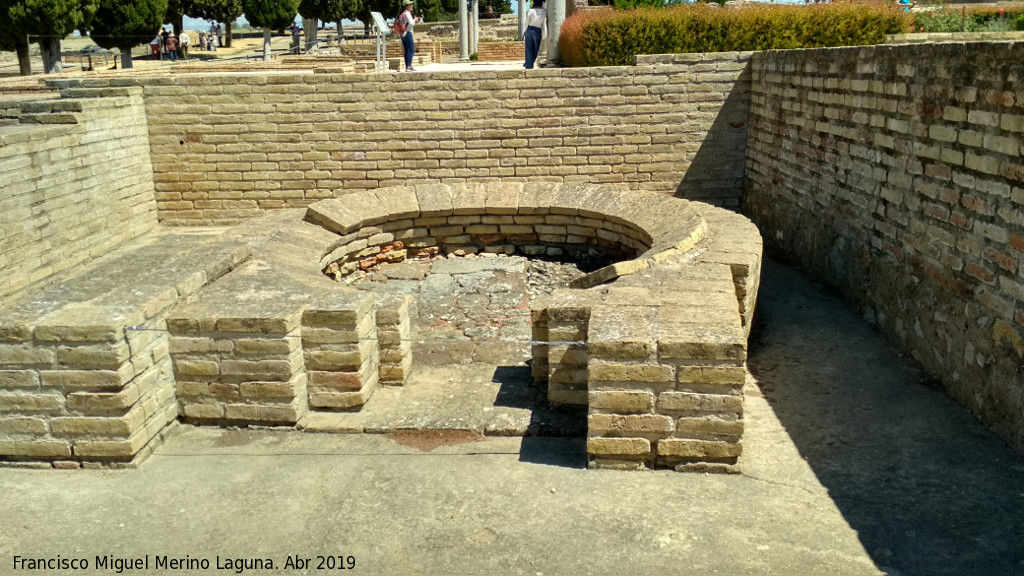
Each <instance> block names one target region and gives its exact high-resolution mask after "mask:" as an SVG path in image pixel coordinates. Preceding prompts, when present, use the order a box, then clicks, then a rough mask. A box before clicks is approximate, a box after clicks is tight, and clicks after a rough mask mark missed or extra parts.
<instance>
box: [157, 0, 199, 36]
mask: <svg viewBox="0 0 1024 576" xmlns="http://www.w3.org/2000/svg"><path fill="white" fill-rule="evenodd" d="M194 11H195V7H194V6H193V2H192V0H167V14H165V15H164V22H170V23H171V25H172V26H174V33H175V34H177V35H179V36H181V33H182V32H183V31H184V29H185V15H186V14H191V13H192V12H194Z"/></svg>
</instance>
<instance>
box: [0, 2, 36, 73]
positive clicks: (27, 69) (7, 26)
mask: <svg viewBox="0 0 1024 576" xmlns="http://www.w3.org/2000/svg"><path fill="white" fill-rule="evenodd" d="M12 24H13V22H11V21H10V20H8V19H7V18H4V17H3V14H2V13H0V50H4V51H8V50H14V51H15V52H17V53H18V68H19V69H20V73H21V75H22V76H28V75H30V74H32V61H31V60H30V59H29V54H28V49H29V45H28V37H27V36H26V35H25V34H22V33H21V32H20V31H19V30H18V29H16V28H15V27H14V26H13V25H12Z"/></svg>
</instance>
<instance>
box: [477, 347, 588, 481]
mask: <svg viewBox="0 0 1024 576" xmlns="http://www.w3.org/2000/svg"><path fill="white" fill-rule="evenodd" d="M491 381H492V382H497V383H499V384H500V385H501V387H500V388H499V389H498V396H497V398H496V399H495V401H494V405H495V406H504V407H509V408H525V409H529V410H530V424H529V427H528V428H527V431H526V435H525V436H524V437H523V443H522V446H521V448H520V452H519V461H520V462H530V463H532V464H544V465H548V466H560V467H563V468H586V466H587V439H586V434H587V410H586V408H584V407H570V408H552V407H550V406H549V405H548V402H547V398H546V396H545V391H544V389H542V388H539V387H538V386H536V385H535V384H534V383H533V378H532V376H530V367H529V366H522V365H519V366H498V367H497V368H495V370H494V376H493V377H492V378H491Z"/></svg>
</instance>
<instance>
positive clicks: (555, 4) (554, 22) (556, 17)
mask: <svg viewBox="0 0 1024 576" xmlns="http://www.w3.org/2000/svg"><path fill="white" fill-rule="evenodd" d="M546 5H547V9H548V63H549V64H553V63H559V62H561V60H562V55H561V54H559V53H558V36H559V34H560V33H561V31H562V22H563V21H565V0H550V1H549V2H547V4H546Z"/></svg>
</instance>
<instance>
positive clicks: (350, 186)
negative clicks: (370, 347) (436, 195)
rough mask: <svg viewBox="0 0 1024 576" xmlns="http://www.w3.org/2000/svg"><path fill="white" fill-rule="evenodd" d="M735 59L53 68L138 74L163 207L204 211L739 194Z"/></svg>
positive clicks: (169, 211) (727, 201)
mask: <svg viewBox="0 0 1024 576" xmlns="http://www.w3.org/2000/svg"><path fill="white" fill-rule="evenodd" d="M748 59H749V55H748V54H736V53H727V54H719V55H713V56H709V57H708V58H707V59H705V60H699V61H693V62H684V63H680V64H669V65H664V64H657V65H644V66H636V67H616V68H601V69H582V70H581V69H577V70H573V69H561V70H533V71H530V72H529V73H526V72H525V71H502V72H497V71H485V72H468V73H467V72H457V73H456V72H450V73H433V74H429V75H428V74H408V75H397V76H396V75H391V76H378V75H360V74H352V75H332V74H306V75H300V74H280V75H266V76H255V75H246V76H240V75H227V74H226V75H217V76H182V77H164V78H124V79H109V80H108V79H96V80H85V79H83V80H70V81H66V82H70V83H71V84H72V85H75V84H77V85H100V86H102V85H105V84H106V83H118V84H128V85H131V84H135V83H137V84H141V85H142V87H143V89H144V91H145V97H146V101H147V104H146V108H147V114H148V118H149V123H150V143H151V150H152V158H153V170H154V177H155V181H156V193H157V202H158V206H159V212H160V219H161V220H162V221H165V222H172V223H186V224H189V223H205V224H212V223H224V222H235V221H238V220H241V219H245V218H248V217H252V216H255V215H257V214H259V213H261V212H262V211H264V210H271V209H279V208H289V207H297V206H305V205H307V204H309V203H311V202H314V201H316V200H319V199H323V198H330V197H335V196H339V195H342V194H345V193H346V192H348V191H352V190H359V189H367V188H378V187H383V186H391V185H404V184H408V183H422V182H445V183H458V182H467V181H479V182H488V181H491V182H494V181H525V180H528V179H529V180H534V181H537V180H541V181H553V182H593V183H607V182H623V183H626V184H628V185H629V186H630V187H632V188H634V189H644V190H656V191H660V192H664V193H667V194H676V195H680V196H684V197H687V198H692V199H702V200H706V201H710V202H712V203H716V204H722V205H729V206H737V205H738V202H739V195H740V187H741V182H742V175H743V158H744V144H745V141H746V124H745V118H746V105H747V94H748V90H747V87H746V81H747V78H748V74H747V72H746V68H747V61H748ZM705 71H717V72H715V73H714V74H713V75H712V77H710V78H708V79H705V78H704V76H703V75H702V74H700V73H701V72H705Z"/></svg>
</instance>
